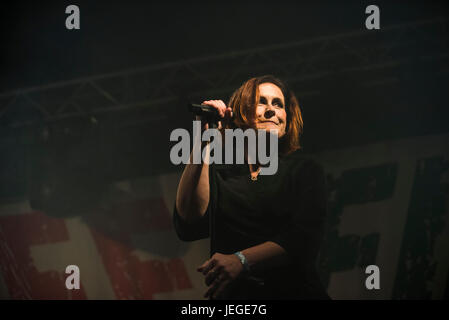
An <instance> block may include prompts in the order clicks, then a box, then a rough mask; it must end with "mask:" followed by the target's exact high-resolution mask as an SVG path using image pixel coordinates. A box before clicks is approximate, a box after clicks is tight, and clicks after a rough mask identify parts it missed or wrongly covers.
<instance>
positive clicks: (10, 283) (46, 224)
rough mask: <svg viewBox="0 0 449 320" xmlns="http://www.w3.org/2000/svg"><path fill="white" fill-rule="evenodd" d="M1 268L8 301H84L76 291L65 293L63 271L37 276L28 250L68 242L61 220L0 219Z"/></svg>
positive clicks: (33, 217) (28, 215) (40, 217)
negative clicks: (7, 292) (33, 247)
mask: <svg viewBox="0 0 449 320" xmlns="http://www.w3.org/2000/svg"><path fill="white" fill-rule="evenodd" d="M0 237H1V238H0V267H1V271H2V275H3V279H4V281H5V284H6V286H7V287H8V290H9V295H10V297H9V298H10V299H86V295H85V292H84V289H83V286H82V284H81V288H80V289H79V290H67V288H66V287H65V279H66V274H65V270H50V271H45V272H39V271H38V270H37V268H36V266H35V264H34V261H33V259H32V257H31V253H30V247H31V246H38V245H42V246H44V245H47V244H54V243H59V242H64V241H69V240H70V239H69V234H68V231H67V228H66V225H65V221H64V220H63V219H56V218H51V217H48V216H46V215H45V214H43V213H42V212H38V211H33V212H30V213H26V214H17V215H10V216H2V217H0Z"/></svg>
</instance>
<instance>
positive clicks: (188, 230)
mask: <svg viewBox="0 0 449 320" xmlns="http://www.w3.org/2000/svg"><path fill="white" fill-rule="evenodd" d="M209 207H210V201H209V206H208V207H207V210H206V213H205V214H204V215H203V216H202V217H201V218H199V219H196V220H195V221H192V222H187V221H186V220H184V219H183V218H182V217H181V216H180V215H179V213H178V209H177V208H176V202H175V205H174V210H173V225H174V227H175V231H176V234H177V235H178V238H179V239H180V240H182V241H194V240H200V239H204V238H207V237H209Z"/></svg>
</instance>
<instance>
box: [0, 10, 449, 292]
mask: <svg viewBox="0 0 449 320" xmlns="http://www.w3.org/2000/svg"><path fill="white" fill-rule="evenodd" d="M70 4H76V5H78V6H79V8H80V14H81V29H80V30H67V29H66V28H65V19H66V17H67V14H65V8H66V6H68V5H70ZM370 4H375V5H378V6H379V8H380V23H381V29H380V30H366V28H365V19H366V16H367V15H366V14H365V8H366V7H367V6H368V5H370ZM448 9H449V5H448V3H447V2H446V1H374V2H366V1H338V2H337V1H319V2H316V1H305V2H301V3H296V2H294V1H283V2H272V3H269V2H261V1H245V2H244V3H240V2H237V1H226V2H223V3H210V2H206V1H204V2H189V3H188V4H187V3H184V2H173V3H169V4H168V3H167V2H162V1H161V2H155V3H153V2H151V3H150V2H147V1H81V2H80V1H77V2H69V1H42V2H35V1H17V2H14V3H13V4H4V5H2V10H1V18H0V23H1V34H2V38H1V44H2V45H1V61H2V71H1V76H0V181H1V183H0V200H1V202H4V203H8V202H9V201H14V200H16V199H21V198H24V197H28V198H29V199H31V200H30V201H31V203H32V204H33V206H34V207H36V208H38V209H42V210H44V211H45V212H46V213H48V214H49V215H55V216H60V215H62V214H63V215H65V216H70V215H72V214H75V213H76V212H79V210H82V209H86V208H91V207H93V206H94V205H95V204H96V202H98V199H99V198H100V197H101V194H102V193H103V192H104V190H105V186H106V185H107V184H109V183H111V182H112V181H116V180H118V179H132V178H135V177H141V176H154V175H158V174H163V173H169V172H179V171H180V170H181V168H180V167H177V166H174V165H172V164H171V163H170V159H169V150H170V146H172V145H173V143H171V142H170V141H169V135H170V132H171V130H172V129H174V128H178V127H184V128H188V129H190V127H191V119H192V116H191V115H190V114H189V113H188V112H187V111H186V102H187V101H194V102H201V101H202V100H201V99H203V100H205V99H223V100H224V101H227V100H228V99H229V96H230V94H231V93H232V91H233V90H234V89H236V88H237V87H238V86H239V85H240V84H241V83H242V82H243V81H245V80H247V79H248V78H249V77H251V76H258V75H262V74H274V75H275V76H278V77H280V78H281V79H284V80H286V81H287V82H288V83H289V84H290V86H291V88H292V89H293V90H294V91H295V93H296V94H297V96H298V98H299V102H300V105H301V108H302V112H303V117H304V122H305V127H304V136H303V140H302V145H303V148H304V151H305V152H306V153H315V152H320V151H324V150H331V149H339V148H346V147H350V146H363V145H367V144H371V143H374V142H380V141H387V140H393V139H400V138H412V137H422V136H428V135H433V134H443V133H447V132H448V131H449V121H448V119H449V108H448V96H449V95H448V94H447V88H448V84H449V81H448V80H449V78H448V71H449V69H448V66H449V64H448V47H449V44H448V39H449V37H448V27H447V26H448V23H447V19H448V17H449V11H448ZM438 19H440V20H438ZM438 21H441V22H438ZM351 35H354V36H351ZM325 39H328V40H329V39H330V42H329V44H328V45H327V46H323V43H324V42H323V41H325ZM308 41H310V42H308ZM303 42H304V43H303ZM294 43H297V45H294ZM284 44H285V46H284V47H283V46H282V45H284ZM273 45H275V46H276V45H279V47H278V49H274V50H271V51H270V50H268V49H267V48H269V47H270V46H273ZM245 50H246V51H245ZM247 52H251V55H249V54H247ZM233 53H235V56H233ZM295 61H296V62H298V61H305V62H304V64H302V65H301V64H300V65H299V67H298V66H295V63H294V62H295ZM187 65H188V67H186V66H187ZM149 66H150V67H151V66H153V67H154V68H155V69H154V70H155V71H154V70H153V69H148V68H149ZM176 66H179V68H180V71H178V73H176V74H174V75H173V77H170V74H171V72H172V71H173V70H174V68H175V67H176ZM152 70H153V71H152ZM223 79H224V80H223ZM83 83H84V84H85V83H87V85H85V86H84V87H83V89H82V90H81V89H80V91H77V90H78V89H79V86H80V85H82V84H83ZM92 83H93V84H95V85H98V86H99V88H101V89H102V90H103V92H106V93H107V94H106V95H108V94H110V95H111V96H112V97H113V100H115V103H114V104H113V105H112V107H111V103H110V101H109V100H108V99H107V98H105V97H106V95H105V94H103V95H101V93H100V94H99V92H100V91H99V90H96V89H93V85H92ZM210 83H214V84H213V85H210ZM158 87H160V88H161V89H160V90H159V91H157V90H156V91H155V92H156V93H155V94H154V96H153V97H149V94H148V92H150V91H151V92H152V91H153V90H154V89H155V88H158ZM99 96H101V97H99ZM16 98H17V99H16ZM100 98H102V99H103V100H101V99H100ZM153 98H154V99H153ZM164 99H168V100H164ZM108 101H109V102H108ZM164 101H165V102H164ZM72 102H73V103H76V105H75V104H74V105H71V103H72ZM108 103H109V104H108ZM114 105H115V107H117V108H115V109H114ZM61 106H65V107H64V108H65V109H64V108H62V109H64V112H67V111H68V110H72V109H70V108H74V109H73V110H75V111H76V110H78V109H76V106H81V109H82V112H78V111H79V110H78V111H77V112H75V113H72V114H70V113H67V114H64V112H62V111H61V112H57V110H59V109H60V107H61ZM99 109H101V110H99ZM43 110H44V111H45V110H47V112H43ZM44 185H45V186H46V188H50V190H51V191H52V192H50V193H49V195H48V193H47V196H45V193H44V191H43V186H44ZM61 208H62V209H61ZM62 212H64V213H62ZM416 295H417V296H419V293H417V294H416ZM446 296H447V294H446Z"/></svg>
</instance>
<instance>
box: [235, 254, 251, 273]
mask: <svg viewBox="0 0 449 320" xmlns="http://www.w3.org/2000/svg"><path fill="white" fill-rule="evenodd" d="M234 254H235V255H236V256H237V257H238V258H239V260H240V262H241V263H242V265H243V270H244V271H245V272H249V264H248V260H246V257H245V255H244V254H243V253H241V252H240V251H237V252H235V253H234Z"/></svg>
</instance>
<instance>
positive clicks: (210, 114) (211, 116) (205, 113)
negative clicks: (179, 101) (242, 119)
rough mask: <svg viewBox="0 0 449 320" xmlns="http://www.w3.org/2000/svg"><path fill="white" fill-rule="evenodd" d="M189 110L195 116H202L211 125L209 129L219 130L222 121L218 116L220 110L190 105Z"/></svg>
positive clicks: (200, 105)
mask: <svg viewBox="0 0 449 320" xmlns="http://www.w3.org/2000/svg"><path fill="white" fill-rule="evenodd" d="M188 108H189V111H190V112H192V113H193V114H194V115H196V116H201V117H202V118H203V119H205V120H206V121H207V123H208V124H209V128H217V127H218V121H220V120H221V119H222V118H221V117H220V115H219V114H218V110H217V109H215V108H214V107H212V106H208V105H204V104H196V103H189V105H188ZM232 118H234V115H233V116H232Z"/></svg>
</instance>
